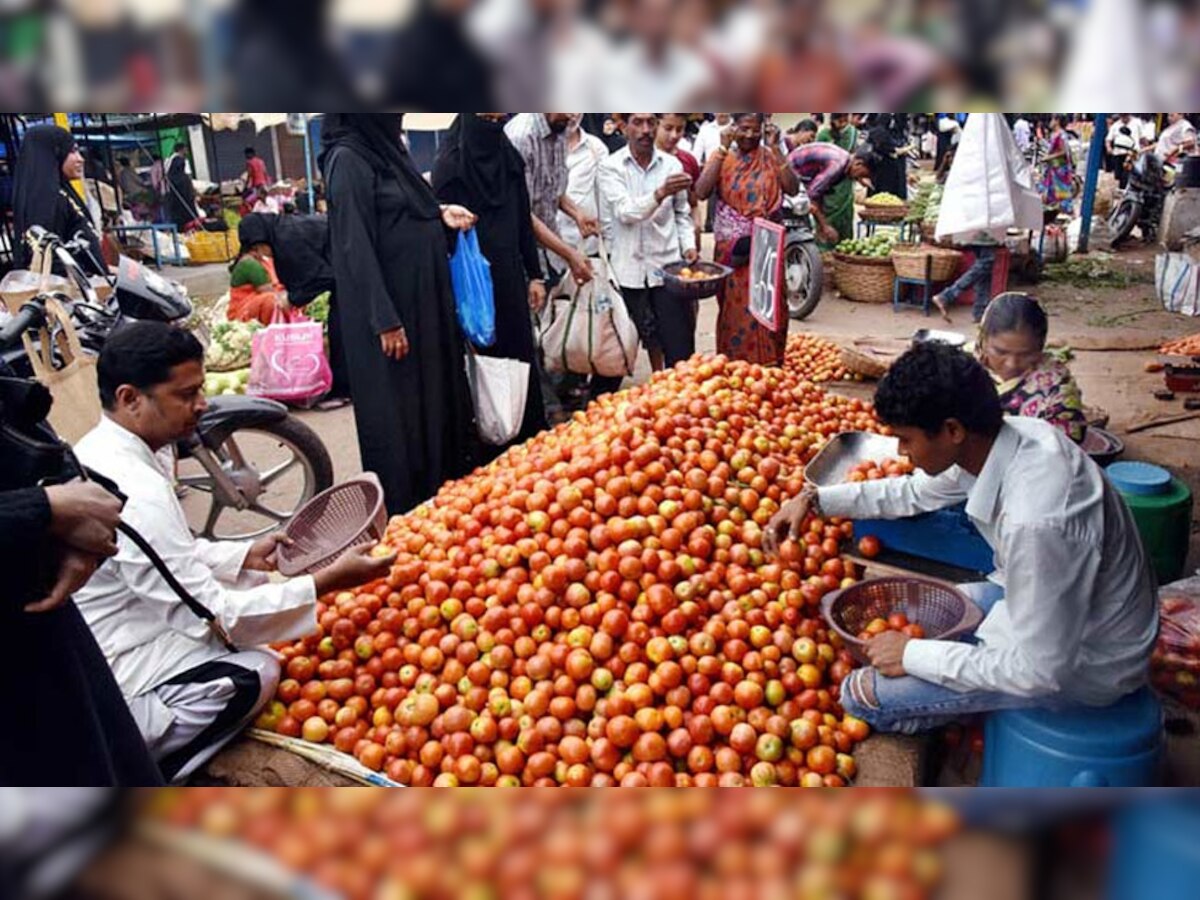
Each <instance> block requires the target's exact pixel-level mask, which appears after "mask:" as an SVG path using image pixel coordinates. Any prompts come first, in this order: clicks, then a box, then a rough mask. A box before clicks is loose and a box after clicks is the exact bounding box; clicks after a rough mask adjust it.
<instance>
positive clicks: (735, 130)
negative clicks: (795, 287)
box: [696, 113, 799, 366]
mask: <svg viewBox="0 0 1200 900" xmlns="http://www.w3.org/2000/svg"><path fill="white" fill-rule="evenodd" d="M770 128H771V129H772V134H770V135H769V136H768V139H767V141H766V143H765V144H764V142H763V117H762V114H761V113H738V114H736V115H735V116H734V119H733V122H732V123H730V125H729V126H728V127H726V129H725V130H724V131H723V132H722V133H721V146H720V147H719V148H718V149H717V150H715V151H714V152H713V153H712V154H711V155H710V156H709V158H708V162H707V164H706V165H705V167H704V171H703V172H702V173H701V175H700V181H699V182H698V183H697V187H696V193H697V196H699V197H700V199H709V198H713V201H714V202H715V203H716V205H717V206H716V210H717V212H716V216H715V217H714V219H713V233H714V237H715V239H716V252H715V256H714V258H715V259H716V261H717V262H721V263H724V264H726V265H729V266H732V267H733V268H734V272H733V275H731V276H730V277H729V279H728V280H727V281H726V282H725V285H724V287H723V288H722V289H721V292H720V293H719V294H718V295H717V303H718V304H719V307H720V315H719V316H718V318H717V351H718V352H719V353H724V354H725V355H727V356H729V357H731V358H733V359H743V360H746V361H748V362H753V363H759V364H760V365H767V366H781V365H783V353H784V349H785V346H786V345H787V319H786V317H785V318H784V324H783V325H782V326H781V327H780V329H779V331H772V330H771V329H770V328H768V327H766V326H765V325H763V324H762V323H761V322H759V321H758V320H757V319H755V318H754V316H753V315H751V314H750V310H749V307H748V301H749V297H750V265H749V262H750V238H751V234H752V233H753V230H754V220H755V219H756V218H763V219H771V220H773V221H778V219H779V216H780V211H781V209H782V207H783V197H784V194H794V193H795V192H796V191H797V190H798V189H799V182H798V181H797V178H796V174H795V173H794V172H793V171H792V169H791V167H790V166H789V165H788V162H787V158H786V157H785V156H784V155H783V154H782V153H781V152H780V151H779V149H778V148H779V136H778V133H777V129H776V127H775V126H773V125H772V126H770ZM780 302H785V301H783V300H782V298H781V300H780Z"/></svg>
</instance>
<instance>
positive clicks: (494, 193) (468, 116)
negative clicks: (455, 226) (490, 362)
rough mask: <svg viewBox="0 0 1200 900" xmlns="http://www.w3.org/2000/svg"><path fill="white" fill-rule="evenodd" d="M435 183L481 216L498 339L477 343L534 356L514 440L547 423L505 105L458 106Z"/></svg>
mask: <svg viewBox="0 0 1200 900" xmlns="http://www.w3.org/2000/svg"><path fill="white" fill-rule="evenodd" d="M433 189H434V191H435V192H436V193H437V196H438V199H439V200H441V201H442V202H444V203H461V204H462V205H463V206H466V207H467V208H469V209H471V210H472V211H474V212H475V213H477V214H478V216H479V224H478V225H477V226H476V230H477V231H478V233H479V248H480V250H481V251H482V252H483V255H484V256H485V257H487V260H488V262H489V263H490V264H491V273H492V286H493V288H494V294H495V300H496V341H495V343H494V344H492V345H491V346H490V347H477V348H476V350H477V351H478V352H479V353H480V354H483V355H486V356H497V357H503V358H505V359H519V360H521V361H522V362H527V363H529V364H530V371H529V395H528V399H527V400H526V402H525V418H524V419H523V421H522V423H521V431H520V433H519V434H518V435H517V437H516V438H515V440H514V443H519V442H521V441H525V440H528V439H529V438H531V437H533V436H534V435H535V434H537V433H538V432H539V431H541V430H543V429H544V428H545V427H546V408H545V405H544V403H543V402H542V392H541V377H540V375H539V372H538V368H539V367H538V360H537V356H538V354H537V348H536V347H535V346H534V341H533V321H532V319H531V317H530V310H531V309H533V310H535V311H536V310H540V309H541V307H542V305H543V304H544V303H545V302H546V285H545V282H544V281H543V278H542V268H541V265H540V264H539V262H538V253H537V242H536V241H535V239H534V236H533V219H532V218H531V217H530V209H529V191H528V189H527V188H526V186H525V163H524V161H523V160H522V159H521V154H519V153H518V152H517V150H516V148H515V147H513V145H512V144H511V143H510V142H509V140H508V138H507V136H506V135H505V134H504V115H503V114H501V113H460V114H459V116H458V118H456V119H455V120H454V124H453V125H452V126H451V127H450V133H449V135H448V136H447V138H446V140H445V142H444V143H443V144H442V145H441V147H440V148H439V150H438V157H437V162H436V164H435V165H434V167H433Z"/></svg>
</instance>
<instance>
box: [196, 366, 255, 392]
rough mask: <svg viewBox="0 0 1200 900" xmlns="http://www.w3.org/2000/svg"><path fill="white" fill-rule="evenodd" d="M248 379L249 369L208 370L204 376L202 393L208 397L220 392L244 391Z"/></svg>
mask: <svg viewBox="0 0 1200 900" xmlns="http://www.w3.org/2000/svg"><path fill="white" fill-rule="evenodd" d="M249 381H250V370H249V369H248V368H246V369H238V370H237V371H235V372H208V373H207V374H206V375H205V376H204V393H205V395H206V396H209V397H217V396H220V395H222V394H224V395H226V396H228V395H230V394H244V393H246V385H247V384H248V383H249Z"/></svg>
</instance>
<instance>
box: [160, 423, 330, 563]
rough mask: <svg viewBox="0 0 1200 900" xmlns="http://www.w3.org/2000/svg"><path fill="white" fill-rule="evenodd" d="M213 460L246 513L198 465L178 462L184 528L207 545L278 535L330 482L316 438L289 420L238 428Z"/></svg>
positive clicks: (326, 460)
mask: <svg viewBox="0 0 1200 900" xmlns="http://www.w3.org/2000/svg"><path fill="white" fill-rule="evenodd" d="M212 455H213V457H214V458H215V460H216V462H217V464H219V465H220V467H221V469H222V471H223V472H224V473H225V474H226V475H228V476H229V478H230V479H231V480H232V481H233V483H234V484H235V485H237V487H238V489H239V491H240V493H241V495H242V497H243V498H244V501H242V502H244V504H245V508H239V505H238V502H237V501H236V500H235V499H232V498H229V497H228V496H226V495H225V493H224V492H223V491H222V490H221V489H220V487H219V486H218V485H217V484H216V483H215V481H214V479H213V477H212V475H211V474H210V473H209V472H208V471H207V470H206V469H205V468H204V466H202V465H201V464H200V462H199V461H197V460H196V459H191V458H189V459H184V460H181V461H180V464H179V472H178V483H179V485H180V487H182V488H183V489H184V496H183V499H182V502H183V507H184V510H185V511H186V513H187V517H188V524H189V525H190V526H191V528H192V531H193V532H194V533H195V534H197V535H198V536H200V537H203V538H207V539H209V540H249V539H252V538H258V537H262V536H263V535H266V534H270V533H271V532H273V531H277V530H278V529H279V528H281V527H282V526H283V525H284V524H285V523H286V522H287V521H288V520H289V519H291V517H292V516H293V515H294V514H295V513H296V511H297V510H299V509H300V507H302V506H303V505H304V504H305V503H307V502H308V501H309V500H311V499H312V498H313V497H314V496H315V495H316V494H318V493H320V492H321V491H323V490H325V488H327V487H329V485H330V484H332V482H333V473H332V469H331V465H330V461H329V455H328V453H327V451H326V450H325V447H324V446H323V445H322V444H321V442H320V439H319V438H317V436H316V434H314V433H313V432H312V430H311V429H309V428H308V427H307V426H305V425H303V423H301V422H299V421H297V420H295V419H292V418H290V417H289V418H288V419H285V420H283V421H280V422H276V423H271V424H267V425H258V426H255V427H253V428H243V429H239V430H237V431H235V432H234V433H233V434H231V435H230V436H229V437H228V438H226V440H225V442H224V443H223V444H222V445H221V446H220V447H219V448H217V449H216V450H215V451H214V452H213V454H212Z"/></svg>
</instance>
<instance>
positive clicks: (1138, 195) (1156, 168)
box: [1108, 152, 1167, 247]
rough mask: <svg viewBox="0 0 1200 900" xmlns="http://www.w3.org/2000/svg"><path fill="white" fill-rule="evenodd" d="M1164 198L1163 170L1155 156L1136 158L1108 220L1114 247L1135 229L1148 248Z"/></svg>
mask: <svg viewBox="0 0 1200 900" xmlns="http://www.w3.org/2000/svg"><path fill="white" fill-rule="evenodd" d="M1166 197H1167V178H1166V170H1165V169H1164V168H1163V162H1162V159H1161V158H1160V157H1159V156H1158V154H1157V153H1153V152H1146V153H1142V154H1141V155H1139V156H1138V158H1137V159H1136V160H1135V161H1134V163H1133V165H1132V167H1131V168H1130V170H1129V182H1128V184H1127V185H1126V187H1125V190H1123V191H1122V192H1121V193H1120V195H1119V198H1118V200H1117V203H1116V205H1115V206H1114V207H1113V211H1112V212H1111V213H1110V214H1109V216H1108V228H1109V231H1110V233H1111V234H1112V244H1113V246H1114V247H1115V246H1116V245H1117V244H1119V243H1120V242H1121V241H1124V240H1126V239H1127V238H1128V237H1129V236H1130V235H1131V234H1132V233H1133V229H1134V228H1135V227H1136V228H1138V229H1139V230H1140V231H1141V233H1142V241H1143V242H1145V243H1147V244H1150V243H1153V242H1154V241H1155V240H1156V239H1157V237H1158V225H1159V222H1160V221H1161V219H1162V212H1163V203H1164V202H1165V200H1166Z"/></svg>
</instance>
